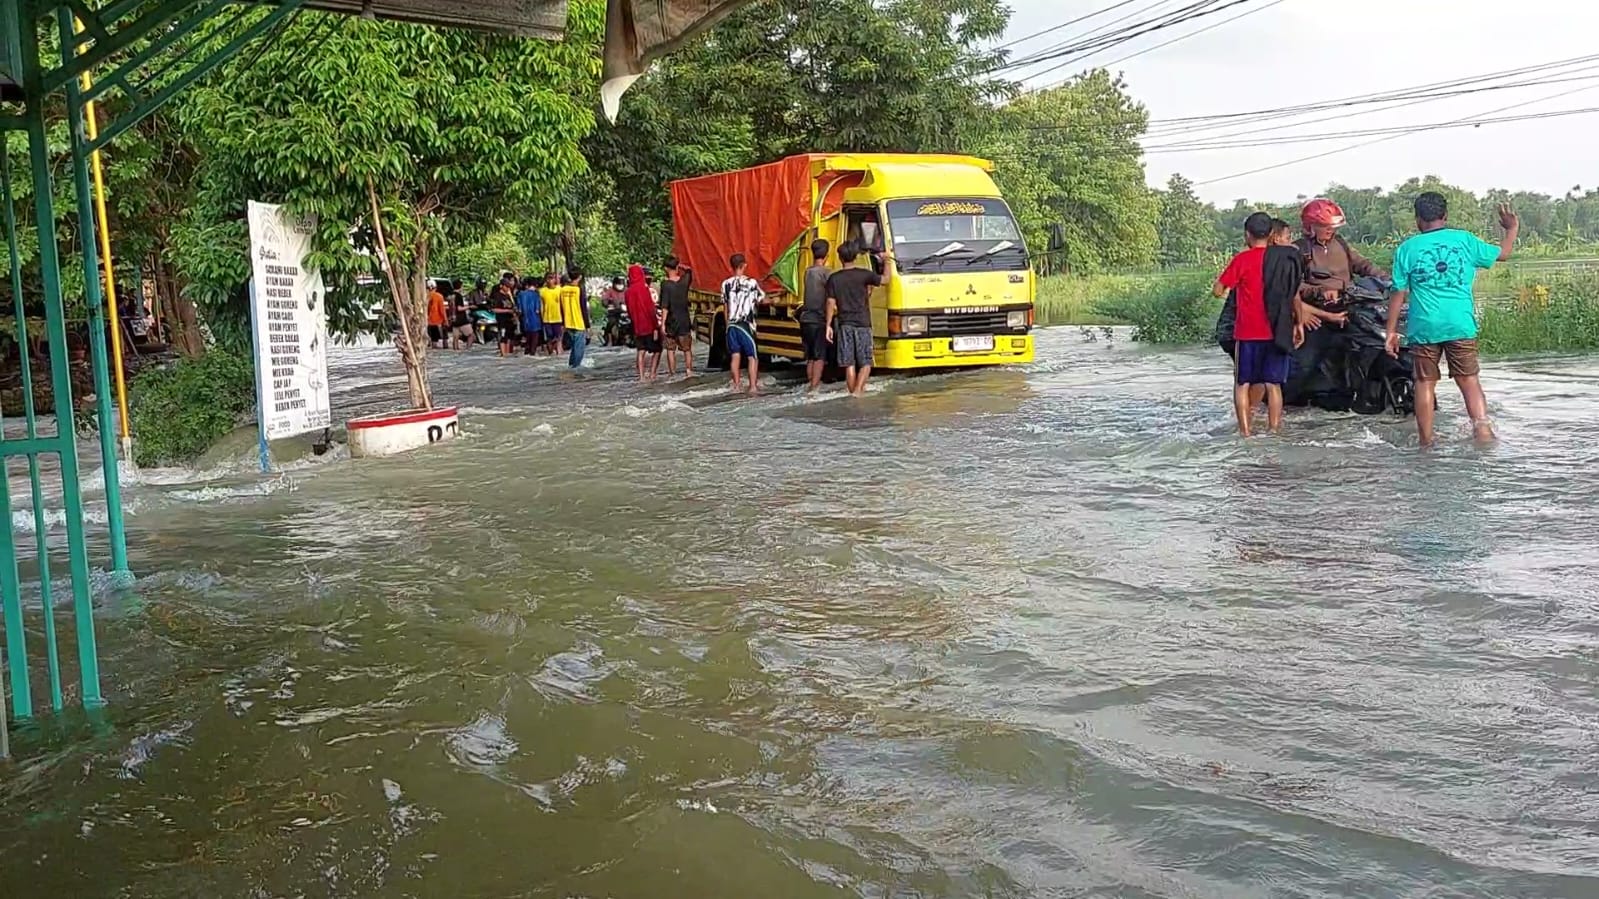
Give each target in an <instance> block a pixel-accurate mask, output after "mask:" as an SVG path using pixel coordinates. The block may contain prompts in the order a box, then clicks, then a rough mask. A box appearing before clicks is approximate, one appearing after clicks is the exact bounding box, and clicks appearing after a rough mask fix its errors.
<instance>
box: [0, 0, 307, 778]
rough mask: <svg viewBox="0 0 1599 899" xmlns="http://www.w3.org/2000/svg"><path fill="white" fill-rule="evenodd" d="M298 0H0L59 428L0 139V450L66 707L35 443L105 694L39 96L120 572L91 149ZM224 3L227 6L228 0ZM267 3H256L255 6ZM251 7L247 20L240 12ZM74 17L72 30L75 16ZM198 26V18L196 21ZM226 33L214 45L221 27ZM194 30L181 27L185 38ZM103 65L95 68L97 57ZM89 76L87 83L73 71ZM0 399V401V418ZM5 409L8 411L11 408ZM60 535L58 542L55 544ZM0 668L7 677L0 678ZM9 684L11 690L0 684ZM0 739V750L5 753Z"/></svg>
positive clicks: (92, 663)
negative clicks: (95, 115)
mask: <svg viewBox="0 0 1599 899" xmlns="http://www.w3.org/2000/svg"><path fill="white" fill-rule="evenodd" d="M304 2H305V0H264V2H260V0H162V2H155V0H113V2H109V3H105V4H103V5H102V6H100V8H98V9H93V8H91V7H90V4H89V3H88V2H86V0H0V41H3V46H0V51H3V52H0V70H4V71H5V72H6V73H7V74H8V75H9V76H11V79H12V80H13V81H14V82H16V83H17V84H18V85H19V86H20V87H21V91H22V103H21V110H20V113H18V112H17V111H16V110H15V109H7V110H6V111H4V112H3V113H0V137H3V138H5V139H9V136H10V134H11V133H13V132H20V133H22V134H24V135H26V139H27V143H28V154H29V169H30V171H31V176H32V200H33V213H34V215H33V220H34V221H35V222H36V223H39V224H40V225H41V227H40V228H39V234H40V240H39V248H38V258H37V264H38V270H39V275H40V281H41V282H42V288H43V300H44V307H45V308H44V312H45V315H44V318H45V333H46V336H47V337H48V342H49V359H50V384H51V389H52V392H53V395H54V397H55V405H56V432H55V433H54V434H41V433H40V428H39V421H38V418H37V416H36V415H35V411H36V410H35V409H34V402H33V373H32V370H31V368H32V367H31V364H30V358H29V357H30V355H31V354H30V351H29V348H30V346H31V344H30V342H29V335H28V316H27V314H26V310H25V308H24V307H25V303H24V299H23V277H22V264H21V255H20V252H19V241H18V235H17V228H18V216H17V211H16V202H15V198H14V196H13V192H12V181H11V175H12V173H11V170H10V169H11V166H10V156H9V153H5V152H0V181H3V182H4V207H5V208H4V217H5V229H6V246H7V250H8V252H9V253H10V259H11V279H10V281H11V283H10V287H11V293H12V301H13V303H14V305H15V311H16V316H15V317H16V329H17V330H16V338H17V346H18V348H19V356H20V364H21V368H22V372H21V374H22V390H23V402H22V405H23V409H22V413H23V418H24V420H25V426H26V436H24V437H20V438H15V439H9V440H8V439H5V438H4V434H3V432H0V464H5V463H9V461H10V459H11V458H12V457H14V456H23V457H26V458H27V460H28V478H29V484H30V487H31V492H32V499H33V519H34V547H33V549H34V560H35V567H36V568H37V573H38V590H37V596H38V599H39V603H40V610H41V615H42V628H41V630H42V632H43V637H44V644H45V647H44V650H45V651H44V667H45V669H46V672H47V674H48V678H49V686H50V707H51V708H52V709H53V710H56V711H59V710H61V709H62V707H63V689H62V682H61V666H60V660H59V655H58V650H57V632H56V615H57V609H56V604H55V601H54V598H53V596H52V590H51V573H50V570H51V562H52V550H51V547H50V544H49V540H48V535H49V531H48V516H47V514H46V513H47V511H48V510H47V509H46V506H45V496H46V494H45V492H44V489H43V484H42V479H41V466H40V457H41V456H46V455H54V456H56V457H57V458H58V460H59V463H60V464H59V469H60V479H61V500H60V502H61V506H62V507H63V511H64V513H65V529H66V537H67V539H66V545H65V548H64V550H65V554H66V561H67V567H68V570H69V571H70V573H71V591H72V611H73V624H74V635H75V644H76V648H77V656H78V679H79V685H80V687H81V699H82V702H83V705H84V706H85V707H89V708H94V707H97V706H100V705H102V704H103V702H104V700H103V697H102V694H101V690H100V663H99V655H98V652H97V643H96V638H95V628H94V603H93V595H92V589H91V584H90V564H89V546H88V539H87V538H88V535H87V534H86V532H85V519H84V514H83V513H84V509H83V491H82V486H81V483H80V475H81V472H80V470H79V465H78V444H77V440H76V434H77V415H76V410H75V408H74V405H73V400H72V379H71V370H70V360H69V357H68V352H67V316H66V311H65V305H64V299H65V296H64V288H63V285H62V283H61V259H60V255H59V253H60V250H59V249H58V247H57V246H56V241H55V240H54V239H52V238H53V235H54V234H55V230H56V229H55V227H54V224H55V222H56V221H57V210H56V208H55V203H54V199H53V196H54V195H53V193H52V191H51V170H50V163H51V159H50V148H49V146H48V144H47V143H46V140H47V134H46V121H45V116H46V110H47V109H48V108H54V107H51V103H52V98H53V97H54V95H56V94H58V93H59V94H61V95H62V97H63V98H64V100H65V106H66V111H67V124H68V127H69V131H70V133H71V157H72V160H71V162H72V166H71V167H72V172H71V176H72V185H73V193H74V195H75V204H74V205H75V213H76V224H77V228H76V230H77V233H78V235H79V240H80V244H81V246H80V248H79V249H78V252H80V253H81V254H82V258H83V263H84V265H83V270H84V283H83V295H84V299H85V301H86V305H87V307H88V310H89V314H88V318H89V323H88V324H89V362H90V368H91V370H92V374H93V377H94V385H95V412H94V417H95V420H96V424H97V425H98V429H99V443H100V457H101V464H102V466H103V469H104V477H105V495H106V505H107V516H106V517H107V530H108V536H109V542H110V556H111V558H110V563H111V565H110V567H111V570H112V573H113V576H114V577H115V578H117V582H118V583H125V582H127V581H129V580H131V578H132V575H131V573H130V572H129V568H128V558H127V539H126V534H125V530H124V522H123V510H122V496H121V483H120V476H119V472H118V459H117V445H116V436H115V435H116V427H115V423H116V420H115V411H114V410H113V407H112V401H111V385H110V377H109V373H110V363H109V362H108V359H107V352H106V349H107V348H106V310H105V297H104V294H103V290H102V286H101V279H100V258H99V257H100V250H99V246H98V245H97V242H96V239H95V237H96V232H95V209H94V203H93V197H92V194H91V193H90V181H89V158H90V156H91V154H93V153H94V152H96V151H98V150H102V149H104V148H105V147H106V146H107V145H108V144H109V143H110V142H111V141H113V140H114V139H115V138H116V137H117V136H118V135H120V134H122V133H123V132H125V131H127V130H128V129H129V128H131V127H133V126H134V125H136V124H138V122H139V121H140V120H142V119H144V118H145V117H147V116H149V115H150V114H152V113H154V112H155V111H156V110H157V109H159V108H160V107H161V106H162V105H163V104H164V103H166V102H167V101H169V100H170V99H171V98H172V97H173V96H175V95H176V94H177V93H178V92H179V91H182V90H184V89H185V88H187V87H189V86H190V85H192V84H193V83H194V82H196V81H198V80H199V79H201V78H204V77H205V76H206V75H207V74H209V73H211V72H212V71H214V70H215V69H216V68H217V67H218V66H220V65H221V64H223V63H224V62H226V61H227V60H228V59H230V58H232V57H233V56H235V55H236V54H237V53H238V52H239V51H240V50H242V49H243V48H244V47H245V46H246V45H248V44H250V43H251V42H252V41H254V40H256V39H257V38H260V37H261V36H262V35H264V34H266V33H267V32H268V31H270V30H272V29H274V28H277V27H279V26H280V25H281V24H283V22H284V21H285V20H286V19H287V17H289V16H291V15H293V14H294V13H295V12H297V11H298V10H299V9H300V7H301V6H302V5H303V4H304ZM229 7H237V8H236V9H233V10H230V9H229ZM263 10H264V13H263V12H262V11H263ZM52 14H53V15H54V18H55V21H54V24H55V27H56V28H57V30H58V33H59V35H60V48H61V57H60V59H59V60H47V59H44V58H43V57H42V52H41V49H40V46H39V41H38V40H37V35H38V25H39V23H40V20H41V19H44V18H45V17H47V16H50V15H52ZM252 17H253V21H251V19H252ZM75 19H76V20H77V21H78V22H81V23H82V30H81V31H79V30H78V28H77V27H75V22H74V20H75ZM207 26H209V30H207V31H203V32H202V31H201V29H202V28H205V27H207ZM228 35H231V38H229V39H227V40H226V41H225V42H224V43H222V45H221V46H220V47H215V49H212V48H213V45H215V44H216V43H217V42H218V41H219V40H221V39H222V38H224V37H226V36H228ZM191 38H193V40H192V41H190V39H191ZM102 68H104V69H105V71H103V72H102V71H100V70H101V69H102ZM85 75H88V76H90V79H91V80H90V83H89V85H88V86H87V87H85V86H84V84H83V82H82V78H83V76H85ZM113 93H115V94H118V95H120V97H121V98H122V101H123V102H122V103H120V104H119V105H120V106H122V107H124V108H123V111H122V112H121V113H120V114H119V115H117V116H116V117H115V118H114V119H113V120H112V121H110V122H108V123H106V124H105V125H103V126H102V127H101V128H100V129H99V135H98V137H97V138H96V139H94V140H90V139H89V138H88V133H87V127H86V124H87V122H86V118H85V109H86V105H87V104H88V103H89V102H91V101H94V100H97V99H100V98H102V97H105V96H107V95H109V94H113ZM4 413H5V410H0V426H3V424H4ZM13 414H15V413H14V411H13ZM0 473H3V474H4V476H0V510H4V511H5V512H6V514H8V515H9V514H10V508H11V485H10V479H9V466H6V470H5V471H4V472H0ZM17 549H18V547H17V544H16V535H15V532H14V531H13V529H12V528H9V527H8V528H6V529H5V531H4V535H3V536H0V613H3V616H0V622H3V624H4V628H5V642H4V653H0V658H3V662H0V664H3V665H4V668H5V671H4V673H0V723H3V719H4V718H5V709H4V703H5V699H6V694H7V692H9V694H10V697H9V698H10V700H11V712H12V714H13V715H14V716H15V717H17V718H28V717H31V716H32V715H33V714H34V702H33V689H32V685H31V668H30V660H29V655H28V635H27V622H26V620H25V614H26V613H27V609H25V603H24V601H23V584H22V566H21V565H20V564H19V561H18V557H17ZM60 551H61V548H60V547H58V548H56V552H57V553H59V552H60ZM7 682H9V683H7ZM7 686H9V690H7V689H6V687H7ZM3 751H4V750H3V747H0V756H3Z"/></svg>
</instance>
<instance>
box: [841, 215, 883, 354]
mask: <svg viewBox="0 0 1599 899" xmlns="http://www.w3.org/2000/svg"><path fill="white" fill-rule="evenodd" d="M844 220H845V231H846V237H845V239H846V240H853V241H855V242H856V243H857V245H858V246H860V247H861V248H862V249H864V250H866V251H867V252H869V253H870V256H869V258H868V259H867V260H866V263H867V264H868V265H870V266H871V267H872V271H874V272H876V273H878V274H879V275H881V274H882V273H883V263H882V260H881V259H880V258H879V255H878V254H880V253H882V252H883V251H884V249H885V248H886V247H887V246H888V230H887V228H885V227H884V224H883V214H882V210H880V209H878V208H877V207H876V206H875V205H853V204H852V205H846V206H845V207H844ZM872 333H874V334H876V335H877V336H878V337H884V336H886V335H887V334H888V291H887V290H886V288H885V287H874V288H872Z"/></svg>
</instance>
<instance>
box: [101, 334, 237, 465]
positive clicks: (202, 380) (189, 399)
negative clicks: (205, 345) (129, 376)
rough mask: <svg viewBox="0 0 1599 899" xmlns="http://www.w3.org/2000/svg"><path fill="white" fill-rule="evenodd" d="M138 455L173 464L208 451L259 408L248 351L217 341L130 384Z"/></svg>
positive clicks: (151, 462) (149, 460)
mask: <svg viewBox="0 0 1599 899" xmlns="http://www.w3.org/2000/svg"><path fill="white" fill-rule="evenodd" d="M128 399H129V404H130V406H131V413H130V414H131V415H132V425H133V433H135V434H137V435H138V439H137V440H136V441H134V454H135V461H136V462H137V463H138V464H139V465H142V466H154V465H173V464H178V463H182V462H187V461H189V460H191V459H194V458H196V457H198V456H199V455H201V454H202V453H204V452H205V451H206V450H207V449H209V448H210V447H211V445H212V444H214V443H216V442H217V441H218V440H220V439H222V438H223V437H225V436H227V434H228V433H229V432H231V431H232V430H233V429H235V428H238V427H240V426H241V425H245V424H248V423H249V422H250V419H251V417H252V416H253V415H254V413H255V367H254V366H253V365H252V364H251V361H250V357H249V356H248V355H244V354H241V353H239V352H236V351H234V350H230V349H226V348H222V347H214V348H212V349H211V351H210V352H208V353H206V354H204V355H202V356H199V357H196V358H193V359H187V358H184V359H179V360H177V361H175V362H174V363H172V364H171V365H168V366H166V367H163V368H157V369H152V370H150V371H147V372H143V373H141V374H140V375H139V376H138V377H137V378H135V379H134V381H133V383H132V385H131V386H130V392H129V396H128Z"/></svg>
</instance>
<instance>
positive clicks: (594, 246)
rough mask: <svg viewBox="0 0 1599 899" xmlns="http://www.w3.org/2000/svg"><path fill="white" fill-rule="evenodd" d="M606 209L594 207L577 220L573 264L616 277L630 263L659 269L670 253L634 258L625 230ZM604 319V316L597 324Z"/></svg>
mask: <svg viewBox="0 0 1599 899" xmlns="http://www.w3.org/2000/svg"><path fill="white" fill-rule="evenodd" d="M607 213H608V210H607V209H606V208H605V207H603V206H594V207H590V208H589V209H588V210H587V211H585V212H584V213H583V214H582V215H581V216H579V217H578V220H577V249H576V252H575V253H574V255H573V257H572V263H573V264H574V265H575V266H576V267H577V268H579V269H581V270H582V271H583V272H585V273H587V274H589V275H600V276H605V275H616V274H620V273H622V272H625V271H627V266H628V263H629V262H631V261H633V260H634V259H637V260H639V261H642V262H643V263H644V264H645V266H646V267H648V268H652V269H653V268H659V266H660V264H661V262H662V261H664V260H665V258H666V251H664V250H663V251H660V252H657V253H655V254H654V255H649V256H645V255H638V256H634V255H632V254H631V253H630V252H629V249H628V244H627V241H626V240H625V239H624V238H623V237H622V232H621V229H620V228H618V227H617V225H616V223H615V222H613V221H612V220H611V219H610V217H609V216H608V215H607ZM603 319H604V316H603V315H602V316H601V317H600V318H599V319H595V320H596V321H601V320H603Z"/></svg>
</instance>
